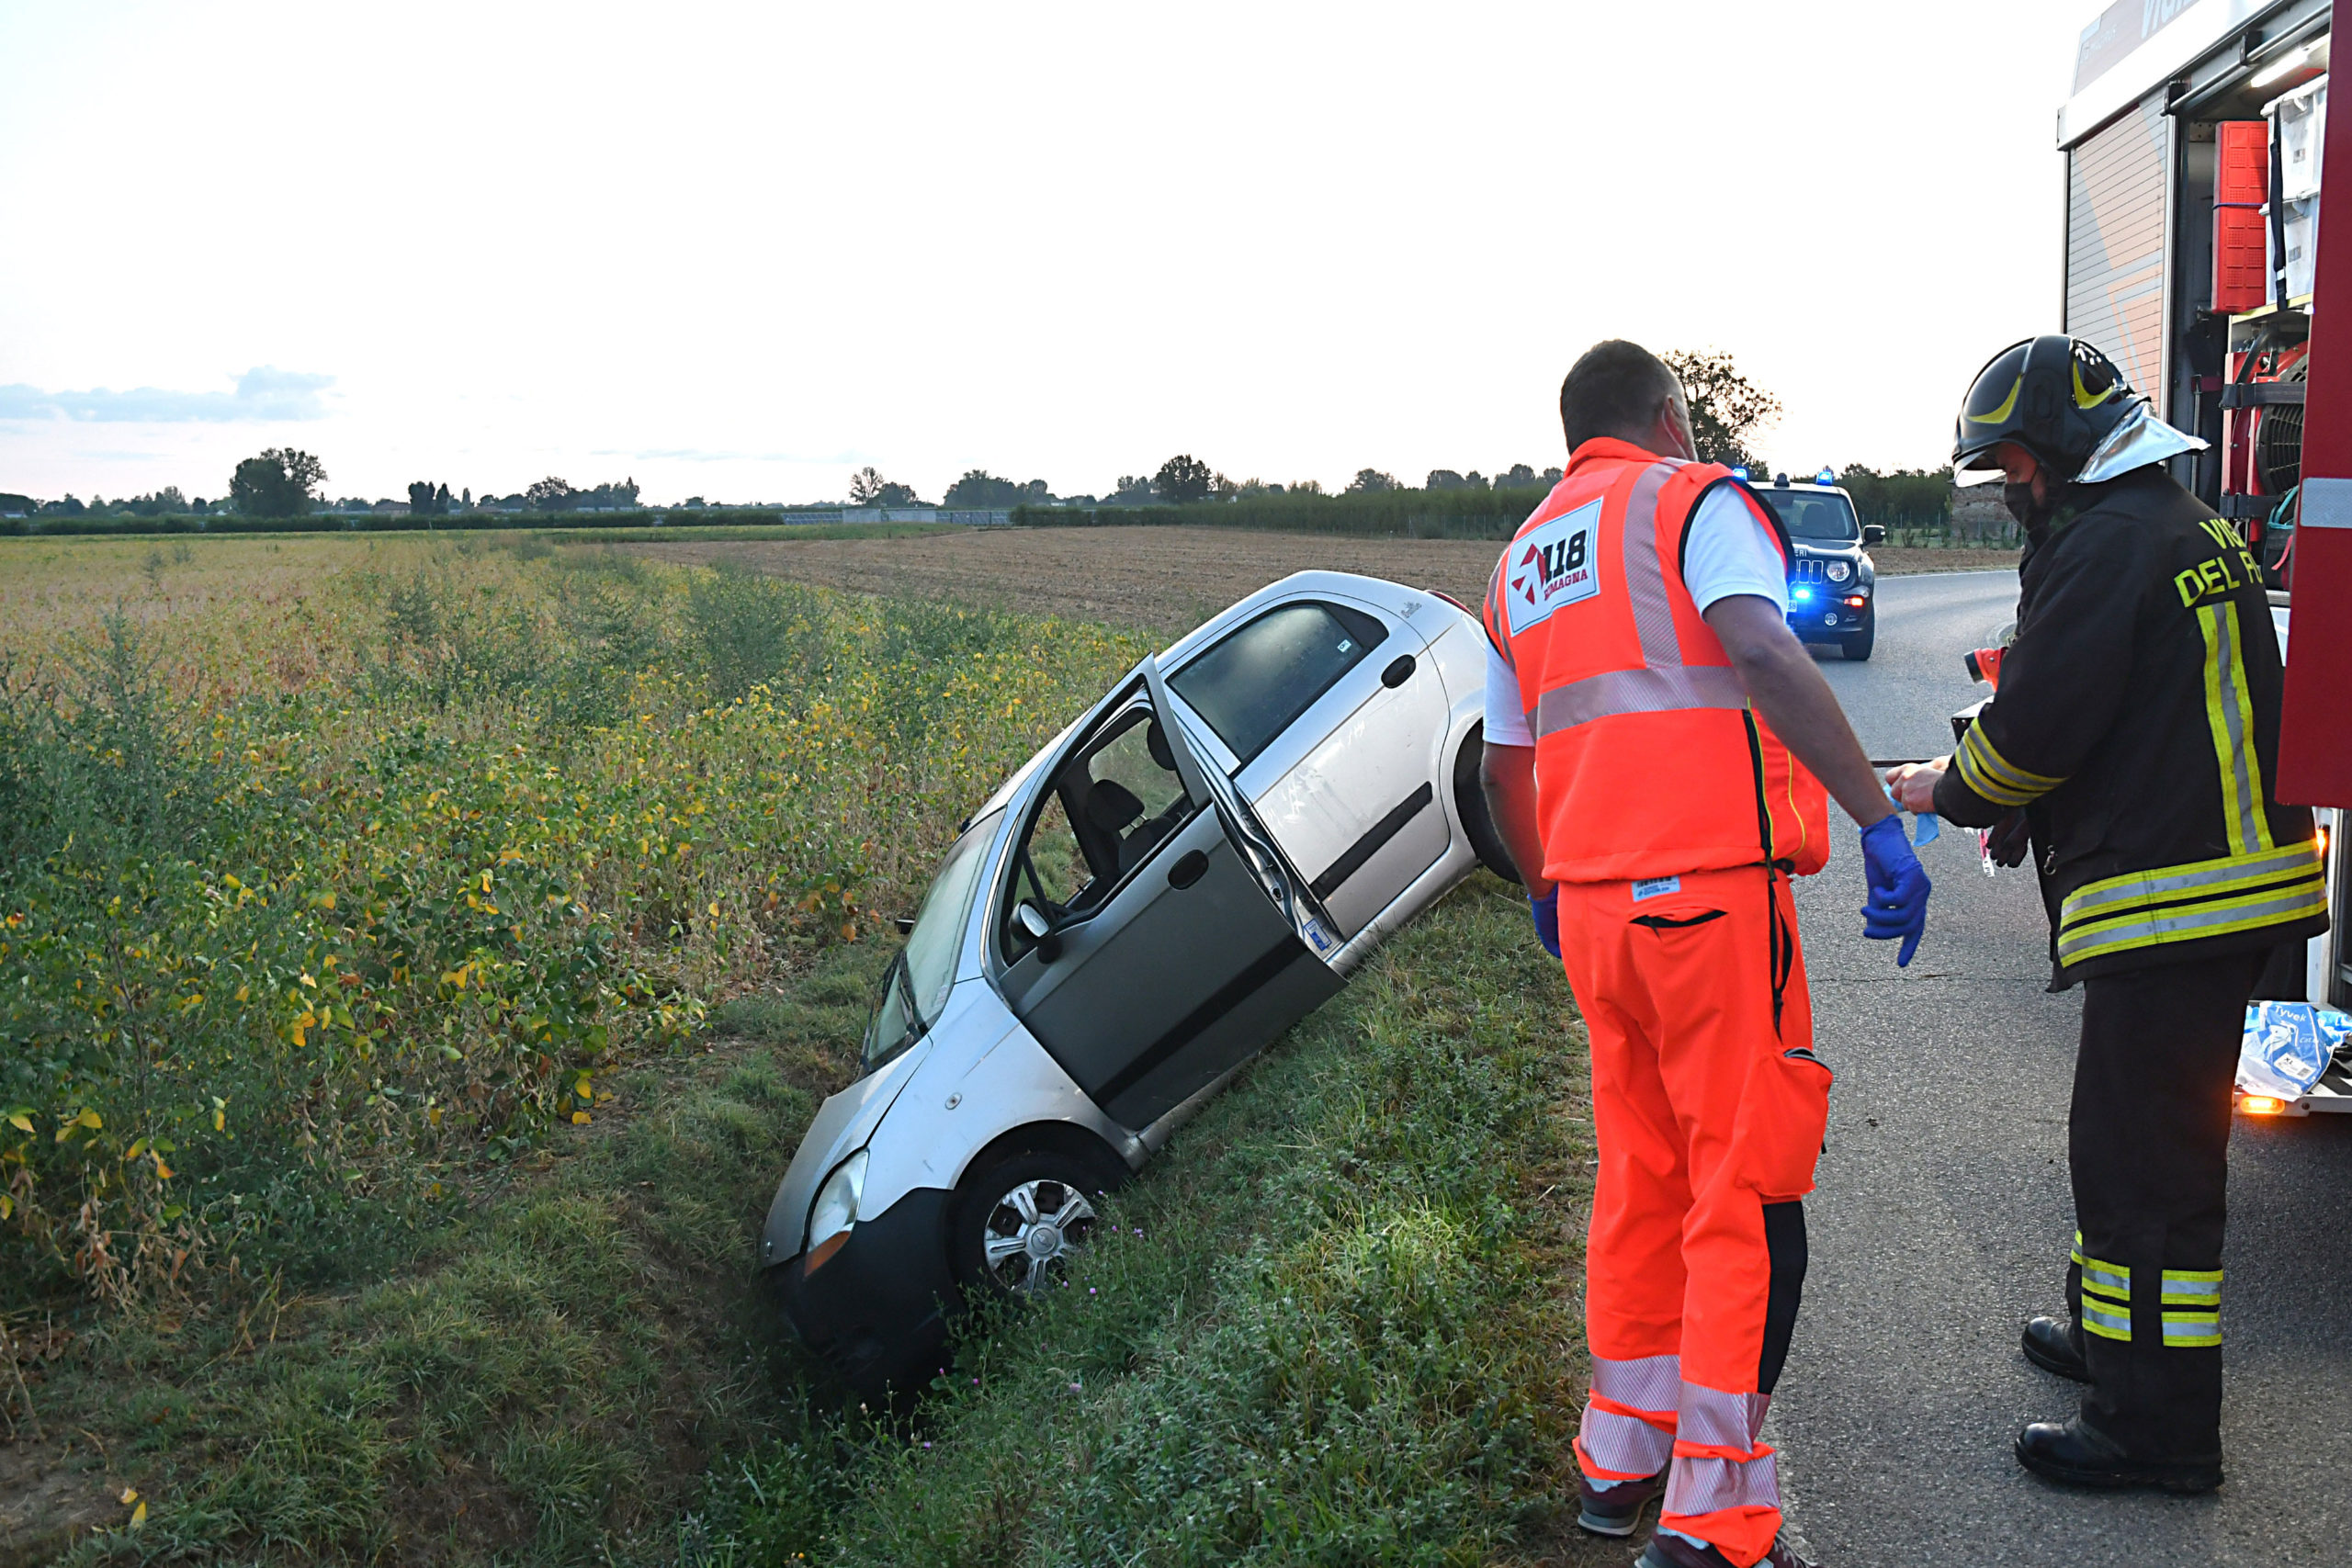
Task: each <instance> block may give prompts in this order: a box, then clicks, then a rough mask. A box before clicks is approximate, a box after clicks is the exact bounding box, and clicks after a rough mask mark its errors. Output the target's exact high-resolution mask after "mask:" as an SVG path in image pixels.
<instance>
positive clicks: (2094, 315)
mask: <svg viewBox="0 0 2352 1568" xmlns="http://www.w3.org/2000/svg"><path fill="white" fill-rule="evenodd" d="M2332 12H2333V6H2332V5H2331V4H2330V0H2115V3H2114V4H2111V5H2109V6H2107V7H2106V9H2105V10H2103V11H2101V12H2100V13H2099V14H2098V17H2096V18H2095V19H2094V20H2092V21H2091V22H2090V24H2089V25H2088V26H2086V28H2083V30H2082V34H2081V36H2080V38H2079V39H2078V41H2077V44H2076V49H2075V65H2074V77H2073V83H2072V86H2071V89H2070V92H2071V96H2069V97H2068V98H2067V99H2066V101H2065V103H2064V105H2063V106H2062V107H2060V108H2059V111H2058V146H2059V150H2060V152H2063V153H2064V157H2065V163H2066V216H2065V230H2066V233H2065V253H2064V254H2065V262H2064V300H2063V307H2062V309H2063V312H2064V313H2063V316H2062V321H2063V324H2064V331H2066V332H2068V333H2072V334H2074V335H2075V336H2076V337H2080V338H2085V339H2087V340H2088V341H2090V342H2091V343H2094V344H2098V346H2099V348H2100V349H2102V350H2103V351H2105V352H2106V354H2107V355H2109V357H2110V358H2111V359H2113V360H2114V361H2115V363H2116V364H2117V366H2118V367H2120V368H2121V369H2122V371H2123V373H2124V375H2125V376H2126V377H2127V378H2129V379H2130V381H2131V384H2132V385H2133V386H2134V387H2137V388H2138V389H2141V390H2142V391H2143V392H2145V393H2147V394H2148V396H2149V399H2150V401H2151V403H2152V404H2153V406H2154V412H2156V413H2158V414H2160V415H2161V416H2162V417H2163V418H2164V419H2165V420H2166V421H2167V422H2168V423H2172V424H2173V425H2175V426H2177V428H2179V429H2181V430H2184V431H2187V432H2188V433H2190V434H2195V435H2198V436H2200V437H2202V438H2203V439H2204V441H2205V442H2206V443H2207V446H2206V448H2205V450H2203V451H2202V452H2192V453H2185V454H2183V455H2182V456H2180V457H2176V458H2174V459H2172V464H2171V467H2172V469H2173V474H2174V477H2175V478H2176V479H2179V480H2180V482H2181V483H2182V484H2184V485H2186V486H2188V488H2189V489H2190V490H2191V491H2195V492H2196V493H2197V494H2198V495H2199V496H2200V497H2202V498H2203V499H2204V500H2205V501H2206V502H2209V503H2210V504H2211V506H2212V507H2213V509H2214V511H2215V513H2217V514H2219V515H2221V516H2222V517H2226V518H2228V519H2230V520H2232V521H2233V523H2234V524H2235V525H2236V526H2237V527H2238V528H2239V530H2240V531H2241V532H2242V533H2243V534H2244V535H2245V537H2246V541H2247V543H2248V545H2249V546H2250V547H2253V548H2255V549H2256V551H2257V552H2258V554H2259V556H2260V558H2261V560H2262V562H2263V565H2264V568H2265V571H2266V575H2267V579H2268V581H2267V586H2268V587H2269V589H2270V600H2271V615H2272V618H2273V620H2274V621H2275V622H2276V624H2277V626H2278V637H2279V643H2280V646H2281V648H2282V649H2284V650H2285V651H2286V654H2287V693H2286V706H2285V712H2284V718H2283V723H2282V728H2281V734H2280V741H2279V761H2278V795H2279V797H2280V798H2281V799H2283V800H2287V801H2291V802H2298V803H2301V804H2305V805H2309V806H2312V807H2317V808H2319V809H2318V812H2317V815H2318V818H2319V820H2320V823H2321V831H2322V833H2323V835H2324V839H2325V840H2327V841H2328V844H2329V852H2328V900H2329V907H2330V910H2331V913H2332V915H2333V917H2334V919H2333V930H2332V931H2330V932H2329V934H2328V935H2326V936H2324V937H2322V938H2318V939H2316V940H2314V941H2313V942H2311V943H2310V944H2309V950H2308V951H2307V952H2306V953H2303V954H2301V964H2300V965H2299V966H2298V965H2296V964H2292V963H2291V962H2290V960H2291V959H2292V958H2293V957H2294V956H2295V955H2294V954H2292V953H2288V954H2282V955H2281V959H2280V961H2279V962H2278V963H2276V964H2273V965H2272V970H2271V973H2270V974H2268V975H2267V976H2265V985H2264V991H2263V994H2265V995H2267V996H2271V997H2277V998H2288V997H2301V998H2302V999H2306V1000H2309V1001H2311V1002H2312V1003H2315V1004H2317V1005H2319V1006H2322V1007H2330V1008H2336V1009H2346V1010H2352V942H2346V940H2345V932H2346V926H2347V925H2352V877H2347V875H2346V870H2345V861H2346V853H2345V852H2344V848H2343V846H2342V844H2341V842H2340V840H2341V837H2342V835H2341V833H2340V831H2339V829H2340V827H2341V826H2343V825H2344V823H2345V818H2346V816H2347V815H2352V809H2347V808H2352V109H2347V110H2346V112H2345V113H2343V114H2339V115H2338V116H2337V117H2336V118H2335V125H2334V127H2333V128H2332V129H2331V127H2330V123H2329V119H2328V114H2327V83H2328V61H2329V45H2330V34H2331V28H2332V24H2333V15H2332ZM2338 143H2342V145H2337V144H2338ZM2336 187H2341V190H2340V193H2339V194H2338V195H2337V196H2336V197H2335V200H2334V202H2333V203H2330V202H2328V201H2327V199H2326V193H2327V192H2328V190H2330V189H2332V188H2336ZM2331 205H2332V206H2334V207H2335V209H2336V210H2338V211H2340V212H2342V213H2344V214H2346V217H2345V218H2344V219H2342V220H2339V230H2340V232H2339V233H2338V235H2337V237H2336V239H2335V245H2334V248H2333V249H2332V250H2330V249H2326V248H2324V247H2323V246H2322V245H2321V243H2320V240H2321V232H2320V214H2321V211H2322V209H2323V208H2324V207H2327V206H2331ZM2240 1109H2241V1110H2244V1111H2254V1112H2257V1113H2259V1112H2271V1113H2279V1112H2283V1113H2287V1114H2302V1113H2306V1112H2309V1111H2352V1063H2347V1062H2346V1060H2345V1059H2344V1057H2343V1056H2342V1055H2339V1056H2338V1059H2337V1060H2336V1062H2335V1066H2333V1067H2332V1068H2330V1069H2329V1070H2328V1072H2327V1073H2326V1074H2325V1076H2324V1077H2322V1078H2321V1079H2320V1081H2319V1082H2318V1083H2317V1084H2315V1085H2313V1086H2312V1090H2311V1092H2310V1093H2308V1094H2306V1095H2303V1096H2301V1097H2300V1098H2299V1099H2297V1100H2291V1101H2289V1100H2279V1099H2277V1098H2275V1097H2257V1096H2252V1095H2246V1094H2241V1096H2240Z"/></svg>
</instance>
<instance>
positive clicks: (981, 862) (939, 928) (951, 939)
mask: <svg viewBox="0 0 2352 1568" xmlns="http://www.w3.org/2000/svg"><path fill="white" fill-rule="evenodd" d="M996 827H997V818H996V817H994V816H990V817H989V818H985V819H984V820H982V821H978V822H975V823H973V824H972V825H971V826H970V827H969V828H967V829H965V830H964V836H963V837H962V838H960V839H958V840H956V842H955V843H954V845H952V846H951V847H950V848H949V849H948V852H947V860H946V863H944V864H943V865H942V866H941V867H940V868H939V874H938V875H937V876H936V877H933V879H932V884H931V891H930V892H928V893H926V894H924V895H923V897H922V908H921V909H920V910H918V911H917V912H916V914H915V922H914V929H913V930H912V931H909V932H908V933H907V945H906V948H905V950H904V951H903V952H901V953H899V956H898V957H897V958H896V959H894V960H892V961H891V964H890V972H889V973H888V975H886V976H883V979H882V996H881V998H880V1000H879V1001H878V1002H877V1003H876V1006H875V1009H874V1021H873V1022H872V1023H870V1024H868V1025H867V1026H866V1031H865V1069H866V1071H868V1072H871V1071H873V1070H874V1069H875V1068H876V1067H878V1066H881V1065H882V1064H883V1063H885V1062H887V1061H888V1060H889V1059H890V1058H891V1057H893V1056H895V1055H898V1054H899V1052H901V1051H903V1050H905V1049H906V1048H907V1047H908V1046H909V1045H910V1044H911V1043H913V1042H915V1041H916V1040H919V1039H921V1038H922V1032H923V1031H924V1030H926V1029H928V1028H930V1027H931V1021H932V1020H933V1019H934V1018H937V1017H938V1016H939V1010H940V1008H941V1007H942V1006H943V1005H944V1003H945V1002H946V1000H947V991H948V988H949V987H951V986H953V985H954V984H955V983H956V949H957V948H958V946H960V945H961V943H962V941H963V935H964V925H965V922H966V920H967V919H968V918H969V916H970V914H971V910H972V896H973V894H974V893H975V892H976V891H977V890H978V887H979V885H980V871H981V868H982V867H983V866H985V865H986V864H987V863H988V847H989V839H990V838H991V837H993V836H994V835H995V832H996Z"/></svg>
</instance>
